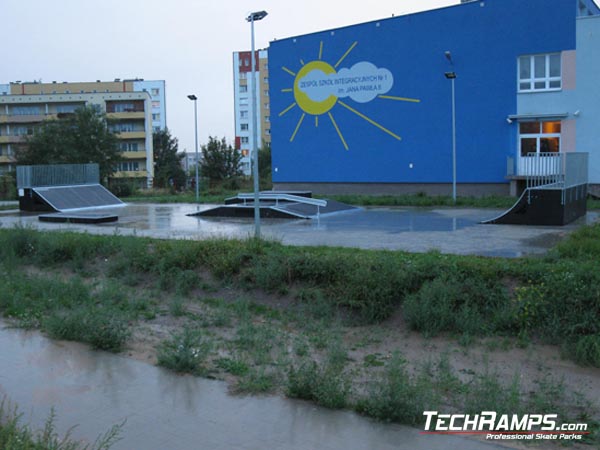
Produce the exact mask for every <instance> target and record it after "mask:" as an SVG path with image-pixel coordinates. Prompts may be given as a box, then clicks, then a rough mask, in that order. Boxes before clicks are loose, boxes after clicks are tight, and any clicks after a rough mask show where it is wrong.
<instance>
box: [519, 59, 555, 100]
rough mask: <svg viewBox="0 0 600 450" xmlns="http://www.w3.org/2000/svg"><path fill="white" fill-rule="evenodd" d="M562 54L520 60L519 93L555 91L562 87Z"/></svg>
mask: <svg viewBox="0 0 600 450" xmlns="http://www.w3.org/2000/svg"><path fill="white" fill-rule="evenodd" d="M561 74H562V68H561V59H560V53H552V54H547V55H529V56H521V57H520V58H519V92H533V91H555V90H559V89H560V88H561V87H562V75H561Z"/></svg>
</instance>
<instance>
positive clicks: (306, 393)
mask: <svg viewBox="0 0 600 450" xmlns="http://www.w3.org/2000/svg"><path fill="white" fill-rule="evenodd" d="M349 394H350V381H349V380H348V379H347V378H346V377H345V376H344V372H343V371H342V370H341V368H340V367H336V366H335V365H331V364H323V365H319V364H317V362H315V361H313V360H309V359H306V360H303V361H302V362H301V363H300V364H298V365H292V366H290V368H289V370H288V377H287V383H286V395H287V396H288V397H291V398H300V399H304V400H311V401H314V402H316V403H317V404H319V405H321V406H325V407H326V408H344V407H345V406H346V405H347V403H348V396H349Z"/></svg>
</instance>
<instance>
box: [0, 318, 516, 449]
mask: <svg viewBox="0 0 600 450" xmlns="http://www.w3.org/2000/svg"><path fill="white" fill-rule="evenodd" d="M0 348H2V349H3V350H2V352H0V397H2V395H4V394H6V395H8V396H9V397H10V400H11V401H13V402H15V403H17V404H18V405H19V408H20V412H22V413H23V417H22V420H23V421H24V423H29V424H31V425H32V426H33V427H35V428H42V427H43V425H44V421H45V420H46V418H47V417H48V414H49V412H50V409H51V407H54V408H55V410H56V414H57V422H56V425H57V432H58V433H59V434H60V435H64V433H65V432H66V431H67V430H68V429H69V428H70V427H72V426H73V425H77V427H76V428H75V429H74V430H73V432H72V436H73V437H74V438H76V439H84V438H85V439H87V440H90V441H93V440H94V439H95V438H96V437H97V436H98V435H100V434H102V433H104V432H105V431H107V430H108V429H109V428H110V427H111V426H113V425H115V424H118V423H121V422H122V421H123V420H124V419H126V423H125V425H124V428H123V430H122V434H121V436H122V437H123V439H122V440H121V441H119V442H118V443H117V444H116V445H115V446H114V447H112V450H137V449H144V450H165V449H169V450H191V449H211V450H217V449H223V450H230V449H279V450H286V449H290V450H292V449H294V450H295V449H297V450H306V449H317V448H318V449H322V450H334V449H336V450H337V449H339V450H353V449H378V450H388V449H389V450H391V449H395V450H425V449H427V450H438V449H439V450H494V449H502V448H505V447H501V446H499V445H496V444H491V443H487V442H482V441H478V440H471V439H466V438H463V437H454V436H453V437H449V436H443V435H442V436H432V435H421V434H420V430H419V429H416V428H410V427H406V426H400V425H394V424H382V423H378V422H375V421H373V420H369V419H367V418H364V417H361V416H359V415H357V414H355V413H352V412H349V411H332V410H328V409H325V408H321V407H317V406H315V405H313V404H310V403H307V402H302V401H295V400H288V399H284V398H279V397H265V396H250V397H246V396H237V397H235V396H231V395H228V394H227V389H226V384H225V383H224V382H219V381H214V380H206V379H202V378H195V377H192V376H180V375H176V374H174V373H172V372H169V371H167V370H164V369H161V368H158V367H154V366H151V365H149V364H145V363H142V362H139V361H135V360H131V359H127V358H125V357H122V356H117V355H114V354H110V353H105V352H97V351H91V350H89V349H88V348H87V347H86V346H85V345H82V344H77V343H73V342H63V341H52V340H49V339H46V338H44V337H43V336H42V335H41V334H40V333H39V332H32V331H24V330H18V329H8V328H6V322H3V321H2V320H0Z"/></svg>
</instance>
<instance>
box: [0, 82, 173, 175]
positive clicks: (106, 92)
mask: <svg viewBox="0 0 600 450" xmlns="http://www.w3.org/2000/svg"><path fill="white" fill-rule="evenodd" d="M85 105H97V106H99V107H100V108H101V109H102V110H103V111H105V112H106V113H107V117H108V118H109V119H111V123H110V125H109V126H110V128H111V130H112V131H113V132H114V133H116V135H117V137H118V139H119V149H120V151H121V152H122V155H123V161H122V162H121V163H120V164H119V165H118V167H117V168H116V169H117V170H116V172H115V174H114V178H127V179H133V180H138V181H139V182H140V184H143V185H146V186H148V187H150V186H152V180H153V177H154V160H153V149H152V133H153V131H158V130H160V129H164V128H166V108H165V83H164V81H144V80H141V79H135V80H123V81H121V80H120V79H116V80H114V81H111V82H102V81H96V82H83V83H66V82H64V83H56V82H52V83H41V82H25V83H23V82H14V83H10V84H4V85H0V172H6V171H9V170H13V169H14V165H15V159H14V156H15V151H16V149H17V147H18V146H19V145H23V144H24V143H25V142H26V139H27V136H30V135H33V134H34V133H35V130H36V127H37V126H39V124H40V123H42V122H43V121H45V120H50V119H60V118H61V117H65V115H68V114H71V113H73V112H74V111H75V110H76V109H77V108H80V107H82V106H85Z"/></svg>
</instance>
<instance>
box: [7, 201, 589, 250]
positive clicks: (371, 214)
mask: <svg viewBox="0 0 600 450" xmlns="http://www.w3.org/2000/svg"><path fill="white" fill-rule="evenodd" d="M212 206H214V205H200V206H196V205H190V204H166V205H158V204H130V205H127V206H125V207H122V208H118V209H114V210H112V209H108V210H104V211H105V212H114V213H116V214H118V215H119V222H117V223H108V224H100V225H75V224H48V223H40V222H39V221H38V219H37V215H36V214H19V213H14V212H12V213H6V214H2V215H0V224H2V225H3V226H5V227H6V226H13V225H14V224H17V223H21V224H30V225H32V226H35V227H38V228H41V229H63V230H64V229H66V230H79V231H86V232H89V233H100V234H114V233H119V234H136V235H139V236H149V237H156V238H165V239H173V238H175V239H207V238H215V237H225V238H246V237H248V236H251V235H253V233H254V225H253V221H252V219H230V218H228V219H210V218H198V217H189V216H187V214H190V213H193V212H195V211H197V210H204V209H208V208H210V207H212ZM500 212H501V211H500V210H494V209H472V208H368V209H359V210H357V211H350V212H342V213H337V214H332V215H327V216H325V215H324V216H321V218H320V219H312V220H284V219H270V220H264V219H263V221H262V233H263V236H264V237H266V238H269V239H275V240H279V241H281V242H282V243H284V244H289V245H326V246H341V247H356V248H371V249H389V250H405V251H410V252H426V251H430V250H439V251H440V252H442V253H454V254H476V255H483V256H504V257H518V256H522V255H528V254H543V253H545V252H546V251H547V250H548V249H549V248H550V247H551V246H553V245H554V244H556V242H558V241H559V240H560V239H562V238H563V237H564V236H565V235H566V233H568V232H569V231H572V230H574V229H576V228H577V227H578V226H581V225H582V224H584V223H590V222H593V221H595V220H597V218H598V213H596V212H593V213H588V215H587V217H586V218H583V219H580V220H578V221H577V222H575V223H573V224H571V225H568V226H565V227H535V226H520V225H480V224H479V222H481V221H482V220H485V219H489V218H490V217H494V216H496V215H498V213H500Z"/></svg>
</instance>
